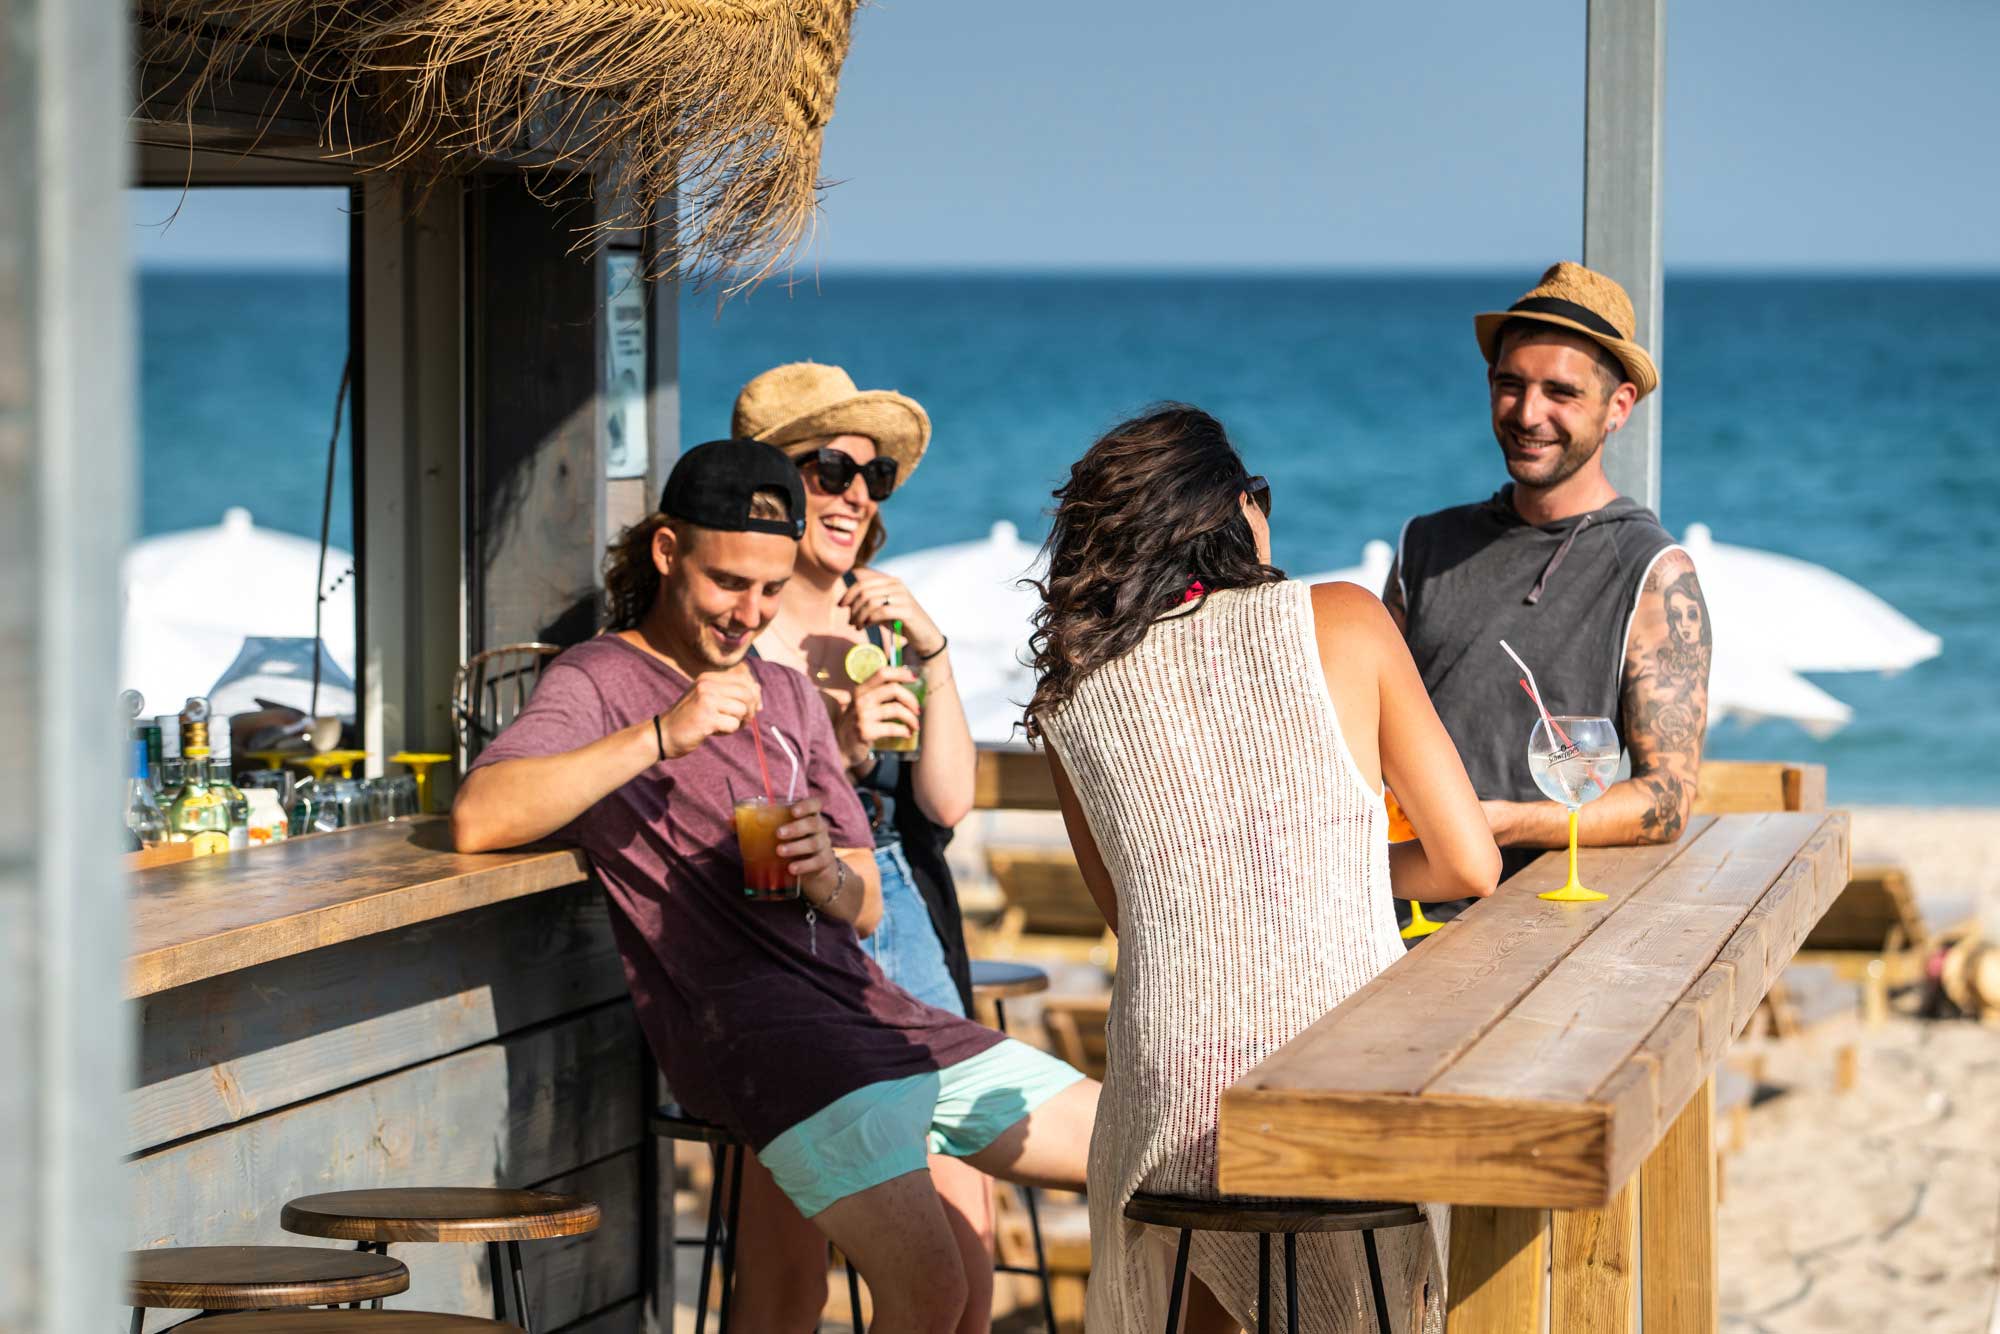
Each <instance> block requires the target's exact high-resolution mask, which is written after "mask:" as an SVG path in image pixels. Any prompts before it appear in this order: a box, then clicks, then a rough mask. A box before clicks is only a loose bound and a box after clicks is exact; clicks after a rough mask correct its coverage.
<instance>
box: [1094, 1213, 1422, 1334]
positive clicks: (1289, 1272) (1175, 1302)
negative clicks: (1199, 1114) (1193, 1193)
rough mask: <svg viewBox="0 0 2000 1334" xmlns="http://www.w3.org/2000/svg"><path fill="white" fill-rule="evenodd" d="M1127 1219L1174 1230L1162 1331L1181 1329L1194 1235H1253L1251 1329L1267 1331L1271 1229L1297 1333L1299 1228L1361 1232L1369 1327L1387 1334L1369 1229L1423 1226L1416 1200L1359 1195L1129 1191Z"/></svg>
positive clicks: (1290, 1322)
mask: <svg viewBox="0 0 2000 1334" xmlns="http://www.w3.org/2000/svg"><path fill="white" fill-rule="evenodd" d="M1125 1217H1127V1218H1129V1219H1131V1220H1132V1221H1133V1222H1135V1223H1151V1224H1154V1225H1156V1226H1158V1227H1172V1228H1179V1229H1180V1233H1181V1240H1180V1245H1179V1247H1178V1248H1176V1250H1175V1251H1174V1286H1173V1291H1172V1292H1171V1293H1170V1294H1169V1296H1168V1297H1167V1334H1175V1332H1176V1331H1177V1330H1179V1329H1180V1321H1181V1290H1182V1288H1183V1287H1184V1286H1185V1285H1186V1283H1187V1270H1188V1243H1189V1242H1190V1241H1192V1240H1193V1238H1194V1234H1195V1233H1197V1232H1254V1233H1256V1234H1257V1334H1269V1331H1270V1328H1271V1234H1272V1233H1274V1232H1276V1233H1282V1234H1283V1236H1284V1238H1285V1329H1286V1331H1287V1334H1298V1328H1299V1276H1298V1235H1299V1233H1301V1232H1359V1233H1360V1234H1361V1246H1362V1249H1363V1250H1364V1251H1365V1252H1366V1253H1367V1256H1368V1286H1369V1289H1370V1291H1371V1292H1372V1294H1373V1296H1374V1298H1375V1328H1376V1329H1377V1330H1378V1331H1379V1334H1389V1331H1390V1329H1391V1328H1392V1327H1391V1325H1390V1324H1389V1299H1388V1296H1387V1294H1386V1293H1384V1292H1383V1290H1382V1262H1381V1260H1380V1258H1379V1257H1377V1255H1376V1253H1375V1229H1377V1228H1384V1227H1409V1226H1411V1225H1412V1224H1415V1223H1421V1222H1422V1221H1423V1219H1424V1215H1423V1211H1422V1210H1421V1209H1419V1208H1417V1206H1416V1205H1414V1204H1378V1203H1374V1202H1371V1201H1362V1200H1197V1199H1191V1198H1189V1197H1187V1196H1183V1195H1147V1194H1144V1193H1141V1194H1138V1195H1134V1196H1133V1197H1132V1198H1131V1200H1130V1201H1129V1202H1127V1204H1126V1205H1125Z"/></svg>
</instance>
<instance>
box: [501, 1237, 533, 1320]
mask: <svg viewBox="0 0 2000 1334" xmlns="http://www.w3.org/2000/svg"><path fill="white" fill-rule="evenodd" d="M507 1268H508V1269H509V1270H511V1271H512V1273H513V1278H514V1314H515V1315H517V1316H519V1317H520V1320H519V1322H518V1323H519V1324H520V1326H521V1328H522V1329H523V1330H525V1331H526V1334H535V1318H534V1316H532V1315H530V1314H529V1313H528V1273H527V1271H526V1270H525V1269H524V1268H522V1266H521V1243H520V1242H518V1241H510V1242H508V1243H507Z"/></svg>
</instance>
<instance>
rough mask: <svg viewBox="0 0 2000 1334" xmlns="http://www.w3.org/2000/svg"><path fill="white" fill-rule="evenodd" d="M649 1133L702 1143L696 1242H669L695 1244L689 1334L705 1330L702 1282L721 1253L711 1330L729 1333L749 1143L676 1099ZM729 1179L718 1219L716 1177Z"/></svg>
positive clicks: (853, 1281)
mask: <svg viewBox="0 0 2000 1334" xmlns="http://www.w3.org/2000/svg"><path fill="white" fill-rule="evenodd" d="M653 1133H654V1134H655V1135H658V1136H659V1137H660V1138H661V1139H665V1140H673V1141H676V1142H679V1143H683V1144H706V1145H707V1146H708V1153H709V1162H710V1165H711V1171H710V1181H709V1187H708V1218H707V1221H706V1222H705V1223H704V1224H703V1226H702V1236H701V1240H700V1241H699V1242H697V1241H696V1240H695V1239H694V1238H693V1237H675V1238H674V1245H675V1246H676V1247H680V1246H695V1245H699V1246H700V1247H701V1286H700V1289H699V1291H698V1292H697V1293H696V1294H695V1299H694V1311H695V1316H694V1334H706V1330H707V1329H708V1282H709V1274H710V1271H711V1270H712V1269H713V1267H714V1265H715V1257H716V1251H717V1250H718V1248H719V1249H720V1250H721V1252H722V1309H721V1311H720V1312H719V1313H718V1316H717V1328H718V1329H720V1330H721V1331H722V1334H728V1331H729V1296H730V1294H731V1293H732V1292H733V1291H735V1288H736V1217H737V1211H738V1210H739V1209H740V1208H741V1206H742V1203H743V1155H744V1154H746V1153H748V1152H749V1151H750V1146H749V1145H748V1144H746V1143H744V1142H743V1140H742V1139H741V1138H739V1137H738V1136H737V1135H736V1133H735V1132H734V1131H731V1130H730V1129H728V1128H727V1127H726V1126H719V1125H717V1124H716V1123H715V1122H713V1121H704V1120H702V1119H701V1118H700V1117H698V1116H695V1115H693V1114H692V1113H690V1112H689V1111H688V1110H687V1109H686V1108H685V1107H682V1106H681V1105H680V1104H678V1103H672V1102H670V1103H667V1104H665V1105H664V1106H662V1107H661V1108H660V1109H659V1110H658V1111H656V1112H654V1113H653ZM725 1176H726V1177H728V1178H729V1211H728V1217H727V1219H725V1218H724V1217H723V1210H722V1179H723V1178H724V1177H725ZM841 1259H842V1260H844V1261H846V1264H847V1303H848V1308H849V1309H850V1310H851V1311H852V1312H853V1320H854V1334H862V1324H861V1283H860V1280H859V1279H858V1278H856V1277H855V1274H854V1262H853V1261H852V1260H848V1259H847V1257H846V1256H844V1255H843V1256H842V1257H841Z"/></svg>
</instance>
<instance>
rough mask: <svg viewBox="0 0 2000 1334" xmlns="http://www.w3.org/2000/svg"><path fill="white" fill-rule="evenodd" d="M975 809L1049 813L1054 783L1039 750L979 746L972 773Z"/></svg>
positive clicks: (1053, 802) (1056, 805)
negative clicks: (977, 760)
mask: <svg viewBox="0 0 2000 1334" xmlns="http://www.w3.org/2000/svg"><path fill="white" fill-rule="evenodd" d="M972 805H973V809H975V810H982V811H992V810H1006V811H1053V810H1060V809H1061V806H1060V804H1059V803H1058V802H1057V801H1056V781H1055V777H1054V775H1052V774H1051V773H1050V772H1049V764H1048V761H1047V760H1046V759H1044V758H1043V756H1042V753H1041V752H1040V751H1039V750H1034V749H1031V748H1030V747H1028V746H981V747H980V748H979V767H978V768H977V769H976V770H975V771H974V773H973V785H972Z"/></svg>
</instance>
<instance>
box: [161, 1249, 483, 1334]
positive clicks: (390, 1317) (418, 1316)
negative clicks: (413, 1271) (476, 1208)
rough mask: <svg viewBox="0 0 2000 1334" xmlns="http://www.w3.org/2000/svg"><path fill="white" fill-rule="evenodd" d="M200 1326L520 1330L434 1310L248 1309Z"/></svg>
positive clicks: (447, 1333) (239, 1332)
mask: <svg viewBox="0 0 2000 1334" xmlns="http://www.w3.org/2000/svg"><path fill="white" fill-rule="evenodd" d="M349 1254H352V1252H349ZM196 1318H197V1319H200V1317H196ZM201 1328H202V1334H210V1331H213V1330H225V1329H226V1331H227V1334H521V1331H520V1330H519V1329H518V1328H517V1327H516V1326H513V1325H508V1324H503V1323H501V1322H500V1321H498V1320H486V1319H482V1318H481V1317H479V1316H476V1315H444V1314H441V1313H439V1312H436V1311H249V1312H246V1313H244V1314H242V1315H218V1316H211V1317H209V1318H207V1319H204V1320H202V1321H201Z"/></svg>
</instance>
